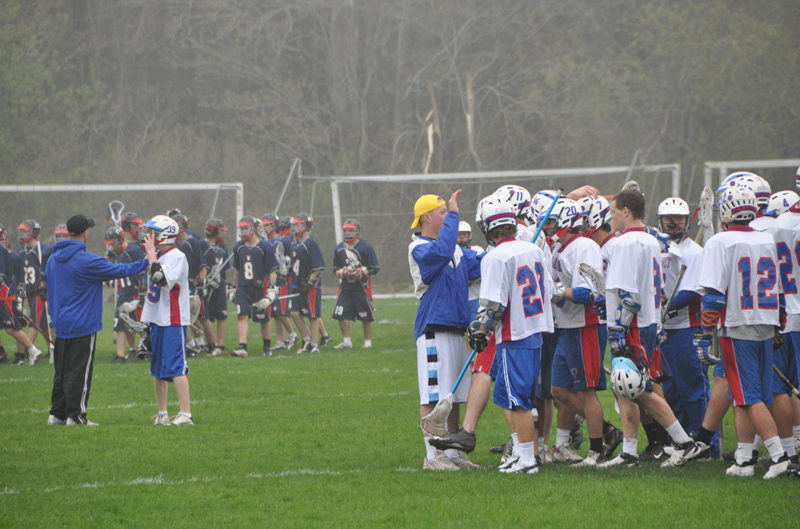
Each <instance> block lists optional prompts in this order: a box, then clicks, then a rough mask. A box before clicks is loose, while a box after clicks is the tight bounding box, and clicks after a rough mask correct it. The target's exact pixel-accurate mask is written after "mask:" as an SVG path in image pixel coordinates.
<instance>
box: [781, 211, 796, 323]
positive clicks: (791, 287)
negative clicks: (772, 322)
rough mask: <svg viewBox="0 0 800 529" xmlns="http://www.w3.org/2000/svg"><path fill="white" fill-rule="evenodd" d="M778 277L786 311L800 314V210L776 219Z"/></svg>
mask: <svg viewBox="0 0 800 529" xmlns="http://www.w3.org/2000/svg"><path fill="white" fill-rule="evenodd" d="M775 242H776V243H777V247H776V251H777V252H778V262H777V266H778V277H780V280H781V287H782V288H783V294H784V296H786V313H787V314H800V294H798V289H797V287H798V284H797V282H798V280H799V279H800V254H799V253H798V251H800V211H789V212H787V213H784V214H783V215H781V216H780V217H778V218H777V220H776V221H775ZM798 330H800V329H798Z"/></svg>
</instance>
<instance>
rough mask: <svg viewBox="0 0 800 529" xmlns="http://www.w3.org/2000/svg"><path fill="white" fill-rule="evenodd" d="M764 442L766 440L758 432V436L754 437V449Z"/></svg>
mask: <svg viewBox="0 0 800 529" xmlns="http://www.w3.org/2000/svg"><path fill="white" fill-rule="evenodd" d="M763 443H764V440H763V439H762V438H761V436H760V435H758V434H756V436H755V437H753V450H758V449H759V448H761V445H762V444H763Z"/></svg>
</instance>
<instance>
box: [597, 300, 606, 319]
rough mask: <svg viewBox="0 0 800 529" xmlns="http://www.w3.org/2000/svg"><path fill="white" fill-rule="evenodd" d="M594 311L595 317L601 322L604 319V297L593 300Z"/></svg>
mask: <svg viewBox="0 0 800 529" xmlns="http://www.w3.org/2000/svg"><path fill="white" fill-rule="evenodd" d="M594 311H595V312H596V313H597V317H598V318H600V319H601V320H604V319H606V316H607V314H606V297H605V296H597V297H596V298H595V299H594Z"/></svg>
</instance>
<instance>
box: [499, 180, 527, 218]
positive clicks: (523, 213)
mask: <svg viewBox="0 0 800 529" xmlns="http://www.w3.org/2000/svg"><path fill="white" fill-rule="evenodd" d="M494 196H496V197H497V198H499V199H500V200H504V201H506V202H509V203H510V204H511V205H512V206H514V213H515V214H516V216H517V217H526V218H530V215H531V194H530V192H529V191H528V190H527V189H525V188H524V187H522V186H517V185H507V186H502V187H499V188H497V191H495V192H494Z"/></svg>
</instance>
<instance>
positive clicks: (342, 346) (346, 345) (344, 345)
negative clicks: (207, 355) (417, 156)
mask: <svg viewBox="0 0 800 529" xmlns="http://www.w3.org/2000/svg"><path fill="white" fill-rule="evenodd" d="M333 348H334V349H337V350H338V349H352V348H353V343H352V342H342V343H340V344H339V345H334V346H333Z"/></svg>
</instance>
